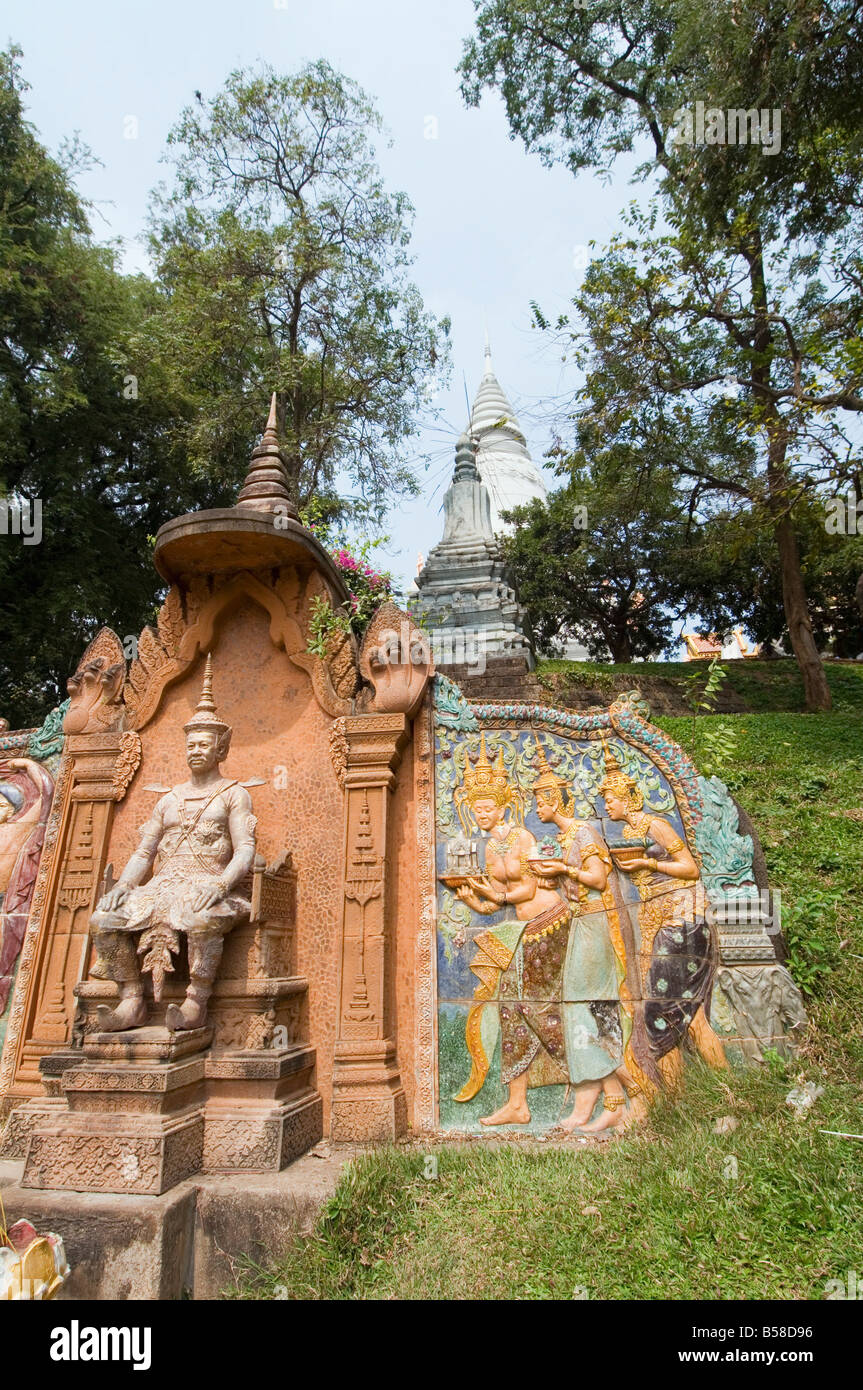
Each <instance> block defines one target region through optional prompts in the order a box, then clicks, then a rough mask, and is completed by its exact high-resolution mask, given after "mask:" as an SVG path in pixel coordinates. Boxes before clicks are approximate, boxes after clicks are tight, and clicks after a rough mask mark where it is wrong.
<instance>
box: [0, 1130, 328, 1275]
mask: <svg viewBox="0 0 863 1390" xmlns="http://www.w3.org/2000/svg"><path fill="white" fill-rule="evenodd" d="M354 1152H355V1150H353V1149H348V1148H339V1149H337V1150H334V1151H332V1152H330V1150H329V1148H328V1147H327V1146H325V1145H321V1146H320V1148H319V1150H318V1151H316V1152H313V1153H307V1154H305V1155H304V1156H303V1157H302V1158H299V1159H297V1161H296V1162H295V1163H292V1164H291V1165H290V1167H288V1168H285V1169H283V1170H282V1172H280V1173H272V1174H265V1173H256V1174H252V1175H249V1176H241V1175H239V1174H231V1175H217V1174H214V1175H213V1176H209V1177H207V1176H202V1177H197V1178H195V1179H193V1180H189V1181H187V1182H184V1183H181V1184H180V1185H179V1186H177V1187H174V1188H172V1189H171V1191H170V1192H166V1193H164V1194H163V1195H162V1196H159V1197H150V1196H140V1197H138V1196H118V1195H116V1194H106V1193H97V1192H69V1191H58V1190H57V1189H46V1188H43V1189H34V1188H22V1187H21V1186H20V1180H21V1176H22V1173H23V1166H24V1165H23V1164H22V1163H10V1162H6V1163H0V1188H2V1192H3V1203H4V1206H5V1209H6V1217H7V1220H8V1222H9V1224H10V1225H12V1224H13V1223H14V1222H15V1221H18V1220H19V1219H20V1218H21V1217H27V1219H28V1220H30V1221H32V1222H33V1224H34V1225H35V1226H36V1228H37V1230H40V1231H56V1232H57V1234H58V1235H61V1236H62V1237H63V1240H64V1242H65V1245H66V1254H67V1257H68V1260H69V1264H70V1265H71V1268H72V1274H71V1276H70V1278H69V1281H68V1283H66V1284H65V1285H64V1287H63V1288H62V1289H61V1290H60V1293H59V1295H58V1299H59V1300H73V1299H98V1300H103V1301H110V1300H125V1299H143V1300H148V1301H149V1300H171V1299H182V1298H193V1299H219V1298H221V1297H223V1295H224V1294H225V1292H226V1291H227V1290H230V1289H231V1288H232V1287H234V1286H235V1284H236V1277H237V1275H238V1273H239V1271H240V1266H241V1264H242V1257H243V1256H250V1257H251V1258H252V1259H253V1260H255V1261H256V1262H257V1263H267V1262H269V1261H272V1260H275V1259H278V1257H279V1255H280V1254H282V1253H283V1251H284V1250H286V1249H287V1247H288V1246H289V1245H290V1243H291V1241H292V1240H293V1239H294V1237H295V1236H296V1235H302V1234H306V1233H308V1232H309V1231H310V1230H311V1228H312V1226H313V1224H314V1221H315V1218H316V1216H317V1213H318V1211H319V1210H320V1208H321V1206H322V1205H323V1203H324V1202H326V1201H327V1200H328V1198H329V1197H330V1196H331V1195H332V1192H333V1191H334V1189H335V1186H336V1183H337V1182H338V1179H339V1175H340V1173H341V1171H342V1168H343V1167H344V1165H345V1163H346V1162H347V1161H348V1160H349V1159H350V1158H351V1157H353V1154H354Z"/></svg>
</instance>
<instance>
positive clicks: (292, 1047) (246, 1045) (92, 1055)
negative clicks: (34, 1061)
mask: <svg viewBox="0 0 863 1390" xmlns="http://www.w3.org/2000/svg"><path fill="white" fill-rule="evenodd" d="M296 877H297V876H296V872H295V870H294V868H293V865H292V863H291V856H290V854H289V853H288V852H284V853H283V854H281V855H280V856H279V857H278V858H277V859H276V860H275V861H274V862H273V863H272V864H270V865H269V866H267V865H266V863H265V862H264V859H263V858H262V856H261V855H258V856H257V857H256V860H255V864H254V867H253V869H252V871H251V873H250V875H249V877H248V880H247V881H246V883H245V884H243V885H242V891H243V892H244V894H245V895H246V896H247V897H248V898H249V899H250V901H251V904H252V910H251V914H250V917H249V921H248V922H247V923H246V924H244V925H242V926H237V927H235V928H234V930H233V931H232V932H230V933H229V934H228V936H227V937H226V939H225V950H224V955H223V958H222V964H221V967H220V970H219V975H218V977H217V980H216V984H215V988H214V991H213V996H212V999H211V1002H210V1010H209V1019H208V1024H207V1027H206V1028H198V1029H192V1030H189V1031H187V1032H182V1033H172V1032H169V1030H168V1029H167V1028H166V1027H165V1024H164V1015H165V1010H166V1008H167V1007H168V1006H169V1005H170V1004H171V1003H174V1002H179V1001H180V1000H181V999H182V998H183V995H184V993H185V989H186V985H187V983H188V967H187V964H186V959H185V955H186V953H185V945H183V948H182V950H181V952H180V954H179V955H178V956H177V957H176V958H175V969H174V972H173V973H172V974H170V975H168V977H167V979H166V981H165V985H164V989H163V991H162V999H161V1001H160V1003H158V1004H157V1003H155V1001H153V1000H152V998H151V999H150V1001H149V1002H150V1006H151V1009H152V1014H151V1018H152V1022H151V1024H150V1025H149V1026H147V1027H144V1028H135V1029H131V1030H129V1031H128V1032H119V1033H102V1032H99V1031H98V1024H97V1020H96V1010H97V1008H98V1005H99V1004H104V1003H111V1002H113V1000H114V998H115V994H116V986H115V985H114V984H112V983H110V982H109V981H106V980H101V979H90V980H88V981H85V982H84V983H82V984H80V985H78V986H77V988H76V994H77V997H78V1006H79V1008H78V1017H77V1023H76V1029H75V1034H74V1037H73V1045H72V1046H71V1047H70V1048H68V1049H66V1050H64V1051H63V1052H61V1053H54V1054H53V1055H52V1056H51V1057H49V1058H46V1059H45V1063H44V1066H43V1072H44V1074H45V1080H46V1083H47V1085H48V1089H49V1092H50V1091H52V1090H53V1091H54V1093H55V1095H56V1097H57V1098H58V1099H59V1098H61V1097H62V1102H63V1103H62V1104H61V1105H59V1106H58V1105H57V1104H56V1101H55V1108H54V1109H53V1110H50V1111H49V1112H47V1113H46V1115H45V1118H44V1120H42V1121H41V1122H37V1124H36V1125H35V1126H34V1129H33V1134H32V1138H31V1141H30V1146H29V1150H28V1155H27V1162H26V1167H25V1172H24V1178H23V1185H24V1186H29V1187H67V1188H74V1189H76V1190H79V1191H81V1190H89V1191H106V1192H129V1193H159V1192H164V1191H166V1190H167V1189H168V1188H170V1187H172V1186H174V1184H176V1183H178V1182H182V1181H183V1180H184V1179H186V1178H189V1177H191V1176H193V1175H194V1174H195V1173H199V1172H205V1173H217V1172H239V1171H242V1172H246V1173H256V1172H260V1173H263V1172H271V1171H278V1170H279V1169H281V1168H283V1167H285V1165H286V1164H288V1163H290V1162H291V1161H292V1159H294V1158H296V1157H298V1156H299V1155H300V1154H301V1153H303V1152H305V1150H306V1149H308V1148H310V1147H311V1146H312V1145H313V1144H315V1143H316V1142H317V1140H318V1139H320V1137H321V1134H322V1106H321V1098H320V1096H319V1095H318V1093H317V1091H316V1089H315V1052H314V1049H313V1048H312V1047H310V1046H309V1045H308V1042H307V1039H308V1009H307V988H308V984H307V981H306V980H305V979H304V978H303V977H302V976H299V975H297V974H295V973H294V972H295V969H296V955H295V949H296V940H295V926H296ZM109 882H110V880H109ZM145 978H146V977H145ZM148 988H149V986H148Z"/></svg>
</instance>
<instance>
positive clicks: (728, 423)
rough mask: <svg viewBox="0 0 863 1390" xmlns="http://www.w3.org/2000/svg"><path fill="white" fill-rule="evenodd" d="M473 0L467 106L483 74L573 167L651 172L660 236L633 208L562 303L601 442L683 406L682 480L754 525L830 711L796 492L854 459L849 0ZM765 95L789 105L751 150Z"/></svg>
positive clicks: (854, 12) (516, 118)
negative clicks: (702, 118)
mask: <svg viewBox="0 0 863 1390" xmlns="http://www.w3.org/2000/svg"><path fill="white" fill-rule="evenodd" d="M477 10H478V18H477V37H476V38H475V39H473V40H471V41H470V42H469V43H468V44H467V45H466V51H465V57H464V60H463V63H462V75H463V90H464V92H465V96H466V98H467V99H468V101H471V102H477V101H478V100H479V97H480V94H481V91H482V89H483V88H484V87H485V86H495V87H499V88H500V90H501V92H502V94H503V97H504V101H505V103H506V108H507V114H508V117H509V121H510V125H511V128H512V130H513V133H514V134H517V135H519V136H520V137H521V138H522V139H523V140H524V142H525V144H526V146H527V147H528V148H529V149H534V150H536V151H538V153H539V154H540V155H541V157H542V158H544V159H545V160H547V161H552V160H555V159H563V160H564V161H565V162H567V163H568V165H569V167H570V168H571V169H572V170H573V171H574V172H576V171H578V170H580V169H583V168H588V167H592V168H602V169H604V168H608V167H609V166H610V164H611V163H612V162H613V160H614V159H615V158H616V156H617V155H619V154H620V153H622V152H625V151H630V150H632V149H634V148H635V147H636V146H637V147H638V148H639V149H640V150H641V149H644V148H645V147H646V148H647V150H648V151H649V158H648V160H647V162H646V164H645V165H644V166H642V173H643V174H647V173H653V174H655V175H656V176H657V179H658V186H659V190H660V194H661V199H662V208H663V211H664V213H665V216H666V219H667V222H668V224H669V225H670V227H671V228H672V231H671V233H670V234H669V235H668V236H656V235H654V231H655V221H654V219H653V218H651V219H648V220H644V219H643V220H642V221H641V223H640V225H638V227H637V230H638V233H639V237H638V238H637V239H632V240H631V241H630V242H629V243H627V244H624V243H622V242H618V243H617V244H616V245H615V246H614V247H613V248H612V252H611V254H610V256H609V257H608V258H607V259H606V261H605V262H604V263H601V264H600V263H596V262H595V263H594V266H593V267H591V271H590V272H589V274H588V277H586V283H585V288H584V289H583V291H582V294H581V296H580V298H579V301H578V308H579V310H580V311H581V312H586V315H587V318H588V323H587V328H586V330H585V331H584V333H583V334H582V335H579V337H580V340H581V341H582V342H589V344H590V346H592V347H593V348H594V349H595V350H596V352H595V357H594V359H593V376H594V380H593V381H592V382H591V383H589V385H588V388H587V391H588V395H589V396H590V397H591V398H592V400H595V398H596V397H597V396H599V397H600V398H602V399H604V401H605V403H606V407H607V411H608V418H607V419H606V420H605V421H602V420H598V421H597V423H598V426H599V428H600V429H601V430H602V431H603V435H604V437H606V438H607V427H608V425H609V424H611V426H612V429H614V428H615V427H618V428H619V429H620V435H619V436H612V437H619V438H621V439H630V438H631V437H632V432H631V428H630V425H629V424H628V423H627V420H626V417H627V416H630V417H631V416H632V415H633V413H635V414H637V415H639V416H640V417H643V416H644V415H650V414H651V405H652V406H653V410H652V417H653V418H652V419H651V420H650V421H649V422H648V429H649V431H650V433H651V434H652V437H654V438H657V437H659V436H658V433H657V431H658V426H659V424H660V423H661V422H662V421H663V419H664V420H666V421H667V419H668V415H669V411H668V410H667V409H666V407H667V406H669V405H670V407H671V415H672V417H674V416H677V415H680V414H683V415H685V416H686V417H687V418H686V421H685V426H684V430H683V433H684V435H689V434H691V433H692V432H693V430H695V431H697V432H698V433H700V436H701V441H702V447H701V450H700V453H701V456H702V458H703V459H704V460H706V464H705V467H704V469H703V471H702V472H701V474H699V475H698V476H695V475H694V473H693V471H692V469H691V468H690V470H689V472H688V473H686V474H685V475H684V476H688V477H689V478H690V480H691V482H692V487H693V505H695V504H697V501H698V499H699V497H701V496H703V495H704V493H705V492H706V491H708V490H711V489H712V490H713V491H714V493H716V494H717V495H718V497H719V498H720V499H723V500H725V501H729V500H734V499H736V500H737V504H738V506H739V507H741V508H746V509H748V511H749V513H750V515H751V517H752V520H753V524H755V525H758V526H766V527H769V529H770V532H771V534H772V536H773V540H774V544H775V547H776V553H777V558H778V563H779V568H780V575H781V583H782V594H783V605H784V609H785V616H786V622H787V627H788V631H789V635H790V640H791V644H792V648H793V650H794V653H795V656H796V657H797V660H798V663H799V665H800V668H801V673H802V676H803V682H804V689H805V692H806V701H807V706H808V707H809V708H810V709H817V708H829V704H830V695H829V690H828V687H827V682H826V678H825V675H824V671H823V667H822V665H821V661H820V658H819V656H818V650H817V645H816V641H815V636H814V634H813V630H812V619H811V614H810V611H809V605H808V600H807V594H806V587H805V580H804V574H803V567H802V563H801V556H800V547H799V542H798V537H797V533H796V529H795V507H796V506H797V505H798V504H799V503H800V502H801V500H802V499H803V498H804V497H805V495H806V492H807V489H811V487H812V486H813V485H817V483H818V482H819V481H820V482H836V481H837V480H839V479H840V478H842V477H843V476H844V470H846V469H848V468H853V467H854V466H855V462H854V459H853V451H852V450H851V449H850V447H849V446H848V442H847V440H846V439H845V437H844V436H843V434H842V430H841V427H840V426H839V425H838V424H837V423H836V412H841V411H847V412H858V411H859V410H860V409H861V406H863V392H861V384H863V381H861V367H863V348H861V340H860V331H859V326H860V286H861V284H863V275H861V263H860V257H859V253H858V252H857V249H856V248H857V245H858V244H859V236H858V235H857V233H858V231H859V227H858V225H857V224H858V222H859V211H860V196H859V190H860V184H861V170H863V138H861V137H863V119H861V115H863V102H861V91H863V86H861V80H860V79H861V76H863V44H861V43H860V37H861V17H860V14H859V6H857V5H855V4H852V3H850V0H844V2H843V0H839V3H827V2H826V0H825V2H824V3H820V2H819V3H817V4H815V3H812V0H792V3H791V4H784V5H776V4H775V3H773V0H749V3H747V4H745V5H743V4H740V3H736V0H735V2H733V3H730V4H723V5H716V6H712V7H704V6H703V5H702V4H701V3H699V2H698V0H662V3H658V0H657V2H656V3H652V2H651V0H628V2H625V3H620V0H595V3H591V5H590V6H588V7H582V6H581V5H579V4H576V3H574V0H489V2H488V3H484V0H480V3H478V4H477ZM699 101H700V102H701V103H702V110H703V109H704V108H705V107H706V108H711V109H715V110H717V111H719V112H720V114H721V115H722V136H721V139H719V138H718V130H719V123H718V122H717V123H715V124H714V126H713V134H714V135H716V136H717V138H715V139H714V140H713V143H710V142H707V143H703V144H693V143H689V142H687V139H686V138H685V137H686V118H687V116H690V117H691V115H692V113H693V111H695V110H696V109H697V108H696V103H697V102H699ZM750 110H751V111H753V112H754V115H755V123H756V126H757V127H758V140H755V139H750V140H748V142H747V141H746V140H744V141H743V142H742V143H736V144H733V145H732V144H729V143H726V139H725V136H726V134H727V128H726V125H725V121H726V116H727V118H728V120H729V122H730V119H731V117H732V116H733V117H734V129H735V135H737V134H739V132H740V129H741V123H742V124H743V125H744V126H745V128H746V131H747V132H748V134H749V135H750V136H752V134H753V125H752V122H751V121H750V120H749V117H748V112H749V111H750ZM762 110H763V111H765V112H769V113H771V114H772V116H773V119H774V121H775V113H776V111H777V110H778V111H779V112H780V114H781V113H783V112H784V114H785V117H786V119H785V122H784V125H783V127H782V135H781V138H780V140H779V141H778V142H777V141H776V140H775V139H773V140H772V141H771V144H772V148H770V149H769V150H767V149H766V148H765V146H766V144H767V141H766V138H765V136H766V133H767V132H766V126H767V125H769V121H766V122H763V123H762V122H761V118H760V116H759V114H758V113H760V112H761V111H762ZM762 124H763V126H764V127H765V128H762ZM690 133H691V132H690ZM773 133H774V134H775V126H774V130H773ZM681 137H683V138H681ZM634 220H636V221H637V219H634ZM617 277H622V280H621V282H620V283H615V280H616V278H617ZM633 311H634V318H632V319H630V317H629V315H630V314H631V313H632V312H633ZM620 354H623V356H622V357H621V356H620ZM642 356H646V357H647V358H649V361H646V362H645V363H644V364H643V370H641V369H640V364H639V361H638V360H633V359H638V358H639V357H642ZM729 379H730V380H731V382H732V383H733V386H734V388H735V389H736V390H738V391H739V395H738V396H736V397H735V398H733V399H734V400H735V406H734V409H733V410H732V409H729V410H727V411H723V409H722V406H721V405H719V406H717V403H716V396H717V392H718V389H719V387H720V383H722V382H724V381H727V380H729ZM651 396H652V397H653V401H652V402H651V400H650V397H651ZM731 400H732V397H731V395H730V394H729V395H727V396H726V397H725V401H726V403H729V402H730V401H731ZM639 423H640V424H641V423H643V420H642V419H640V420H639ZM646 437H647V436H646V435H644V436H642V442H644V439H645V438H646ZM751 446H755V450H756V456H755V458H754V459H752V458H748V459H747V472H746V476H745V477H744V478H743V479H741V478H740V477H739V475H738V469H739V463H740V458H741V454H743V455H747V454H748V452H749V450H750V447H751ZM813 457H814V458H815V459H816V460H817V461H818V462H820V464H821V474H820V476H819V477H818V478H813V474H812V467H811V464H812V458H813Z"/></svg>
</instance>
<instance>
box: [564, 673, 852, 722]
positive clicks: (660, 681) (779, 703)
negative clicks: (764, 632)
mask: <svg viewBox="0 0 863 1390" xmlns="http://www.w3.org/2000/svg"><path fill="white" fill-rule="evenodd" d="M723 667H724V670H725V671H726V673H727V677H726V682H725V685H726V688H727V690H728V691H729V692H732V693H733V695H734V696H735V697H736V700H735V702H734V703H735V705H736V706H738V707H739V706H741V705H742V706H743V708H744V711H746V712H748V711H750V710H751V711H755V712H758V711H764V712H767V711H770V712H780V711H787V712H789V713H794V712H802V711H803V710H804V708H805V706H804V700H803V682H802V680H801V678H800V670H799V667H798V666H797V662H796V661H791V660H781V661H726V662H724V663H723ZM824 669H825V671H826V672H827V681H828V684H829V686H830V692H831V695H832V697H833V707H834V711H835V712H836V713H846V714H852V713H856V714H863V662H860V663H859V664H855V665H845V664H844V663H837V662H826V663H825V668H824ZM698 670H702V671H704V672H705V674H706V671H707V663H706V662H703V663H697V662H690V661H635V662H630V663H629V664H621V665H616V666H610V665H606V664H603V663H600V662H592V661H541V662H540V663H539V665H538V667H537V674H538V676H539V677H540V678H541V680H543V681H547V682H548V683H549V687H550V693H552V692H560V693H565V692H566V690H567V688H569V689H570V690H571V691H572V692H573V693H575V694H577V693H578V691H579V689H580V688H581V689H586V690H593V691H596V692H599V693H601V694H612V693H614V692H619V691H621V690H624V689H626V688H627V686H628V685H630V686H637V685H641V686H642V687H643V692H644V694H645V695H646V696H647V698H648V700H649V699H650V695H651V690H652V688H661V689H662V690H663V691H664V692H671V693H676V694H677V695H678V697H679V700H680V702H681V713H682V711H683V705H682V701H683V697H684V696H685V693H686V691H687V689H688V688H689V683H688V677H690V676H692V674H693V672H694V671H698ZM630 676H631V677H632V678H633V679H632V680H631V681H630V680H628V679H626V678H628V677H630ZM720 707H721V706H720Z"/></svg>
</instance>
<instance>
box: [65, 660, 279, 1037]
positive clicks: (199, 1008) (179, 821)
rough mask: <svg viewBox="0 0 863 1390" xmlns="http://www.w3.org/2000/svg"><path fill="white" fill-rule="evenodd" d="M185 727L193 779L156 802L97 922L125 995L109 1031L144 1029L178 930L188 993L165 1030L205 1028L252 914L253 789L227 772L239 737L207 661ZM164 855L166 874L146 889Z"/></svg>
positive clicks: (104, 1012) (103, 1017)
mask: <svg viewBox="0 0 863 1390" xmlns="http://www.w3.org/2000/svg"><path fill="white" fill-rule="evenodd" d="M183 727H184V729H185V733H186V761H187V763H188V765H189V771H190V772H191V777H190V779H189V781H188V782H183V783H181V785H180V786H177V787H174V788H172V790H171V791H169V792H168V793H167V795H166V796H163V797H162V799H161V800H160V801H159V802H158V804H157V805H156V807H155V809H154V811H153V814H152V816H151V817H150V819H149V820H148V822H147V824H146V825H145V826H143V828H142V831H141V842H140V844H139V846H138V848H137V850H136V851H135V853H134V854H133V855H132V857H131V859H130V860H129V862H128V864H127V865H126V868H125V869H124V871H123V873H122V874H121V876H120V878H119V880H118V881H117V883H116V884H115V885H114V886H113V887H112V888H111V889H110V890H109V891H108V892H107V893H106V894H105V895H104V897H102V898H101V899H100V901H99V903H98V904H97V906H96V910H95V911H94V913H93V915H92V917H91V919H90V923H91V930H92V931H93V935H94V938H95V944H96V946H97V948H98V951H99V955H100V958H101V960H102V962H103V965H104V967H105V973H106V974H107V976H108V977H109V978H110V979H112V980H114V981H115V982H116V983H117V984H118V985H119V989H120V1002H119V1003H118V1005H117V1006H116V1008H113V1009H109V1008H107V1007H105V1006H102V1007H100V1009H99V1013H98V1026H99V1028H100V1029H102V1030H103V1031H106V1032H117V1031H120V1030H122V1029H126V1028H138V1027H140V1026H141V1025H142V1024H144V1023H146V1021H147V1017H148V1009H147V1004H146V1001H145V999H144V982H143V978H142V975H143V972H145V971H149V972H150V973H151V974H152V978H153V994H154V997H155V999H156V1000H157V1002H158V1000H159V999H160V998H161V992H162V984H163V981H164V976H165V973H166V971H171V970H173V964H172V954H173V953H174V952H176V951H178V950H179V949H180V936H179V933H180V932H184V933H185V936H186V941H187V946H188V957H189V987H188V989H187V991H186V997H185V1000H184V1001H183V1003H182V1004H181V1005H180V1007H179V1008H177V1006H176V1005H173V1004H172V1005H171V1006H170V1007H169V1009H168V1011H167V1014H166V1016H165V1022H166V1024H167V1026H168V1028H169V1029H171V1030H172V1031H177V1030H182V1029H189V1028H202V1027H203V1026H204V1024H205V1023H206V1019H207V1003H208V1000H209V998H210V994H211V993H212V989H213V984H214V981H215V979H216V972H217V971H218V968H219V962H220V960H221V958H222V947H223V945H224V938H225V934H226V933H227V932H229V931H230V930H231V928H232V927H234V926H236V925H237V924H238V923H239V922H242V921H244V920H247V919H248V917H249V914H250V911H251V906H250V903H249V902H248V901H247V899H246V898H244V897H242V896H240V895H239V893H238V892H237V889H238V886H239V885H240V884H241V882H242V880H243V879H244V878H245V876H246V875H247V874H248V873H249V870H250V869H251V867H252V864H253V862H254V857H255V824H256V822H255V817H254V816H253V815H252V803H251V798H250V797H249V793H248V792H247V791H246V789H245V787H242V786H240V785H239V783H238V782H236V781H228V780H227V779H226V778H224V777H223V776H222V775H221V772H220V764H221V763H222V762H223V761H224V759H225V758H226V757H227V754H228V747H229V745H230V740H231V729H230V727H229V726H228V725H227V724H225V723H223V721H222V720H221V719H218V718H217V717H216V708H215V705H214V703H213V695H212V662H211V659H210V657H209V656H208V657H207V664H206V668H205V672H204V685H203V690H202V693H201V699H200V702H199V704H198V708H197V710H196V712H195V714H194V715H193V716H192V718H191V719H190V720H189V722H188V724H185V725H184V726H183ZM157 856H158V859H159V867H158V870H157V872H156V873H155V874H153V876H152V878H149V879H148V881H147V882H144V879H145V878H147V875H148V874H149V873H150V872H151V870H152V867H153V864H154V862H155V860H156V857H157ZM139 956H140V957H142V960H141V962H140V964H139V961H138V957H139Z"/></svg>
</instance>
